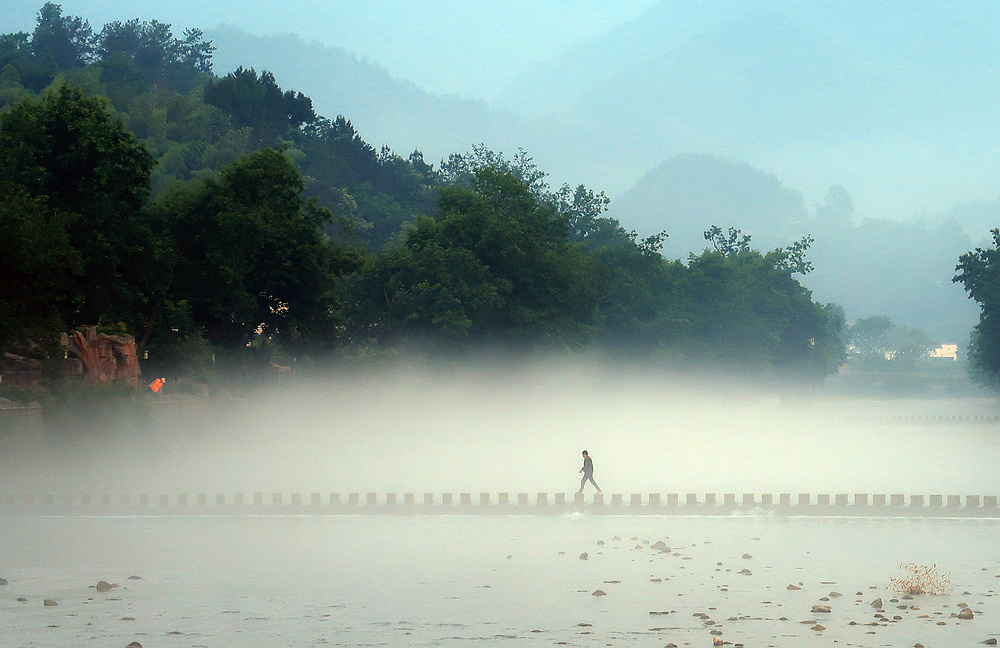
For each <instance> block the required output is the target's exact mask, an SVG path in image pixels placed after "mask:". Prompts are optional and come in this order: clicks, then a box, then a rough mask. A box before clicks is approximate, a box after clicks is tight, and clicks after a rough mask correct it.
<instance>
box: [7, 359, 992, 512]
mask: <svg viewBox="0 0 1000 648" xmlns="http://www.w3.org/2000/svg"><path fill="white" fill-rule="evenodd" d="M993 407H994V405H993V402H992V401H991V400H989V399H987V400H945V399H929V400H925V401H905V400H895V401H878V400H848V399H844V398H840V397H836V396H830V395H823V394H822V393H814V394H811V395H807V396H799V397H795V398H788V397H785V398H781V397H778V396H776V395H774V393H772V392H769V391H767V390H760V391H758V390H757V389H755V388H754V387H752V386H747V385H744V386H740V384H739V383H738V382H735V381H722V380H720V379H713V380H708V379H692V378H691V377H683V378H673V379H672V378H670V377H665V376H663V375H657V374H653V373H615V372H608V371H606V370H604V371H600V370H596V369H594V368H592V367H590V366H588V365H585V364H579V365H563V366H559V367H552V366H548V367H543V366H536V367H533V368H526V369H525V368H522V369H518V370H501V371H489V370H487V369H485V368H482V367H481V368H478V369H476V370H468V371H454V372H432V371H428V370H421V371H417V370H413V371H407V372H399V373H392V374H389V375H387V376H383V377H380V378H371V379H363V380H359V379H357V377H354V378H351V379H345V380H343V381H342V382H340V381H337V380H332V381H325V382H324V383H322V384H315V383H314V384H300V385H298V386H297V388H296V391H295V392H292V391H291V390H288V389H280V390H274V391H271V392H265V393H263V394H260V395H257V396H254V397H253V398H245V399H234V400H224V401H218V402H209V403H175V404H173V405H170V406H164V407H158V408H156V409H155V410H154V411H153V414H152V415H151V417H150V418H149V419H145V418H139V419H136V420H135V421H133V422H131V423H129V424H128V425H127V426H125V429H120V430H107V431H103V432H98V433H95V434H93V435H92V436H90V437H88V438H80V435H76V436H73V437H70V436H60V435H59V434H56V433H48V434H45V433H41V432H35V433H34V434H32V435H29V436H28V437H27V438H24V437H21V436H17V437H14V436H7V435H5V436H2V437H0V439H2V442H3V443H4V444H5V446H6V447H4V448H3V459H2V461H3V464H4V465H3V475H4V477H3V479H2V483H3V486H4V490H6V491H7V492H20V493H28V492H35V493H38V494H42V493H52V494H56V495H61V494H62V493H63V492H69V493H77V494H80V493H92V494H94V495H98V494H100V493H111V494H115V493H127V494H131V495H133V496H138V495H139V494H147V493H148V494H152V495H154V496H155V495H156V494H158V493H168V494H176V493H190V494H193V493H196V492H205V493H209V494H211V493H223V494H226V493H230V494H231V493H236V492H245V493H253V492H265V493H268V494H269V493H270V492H283V493H293V492H301V493H310V492H320V493H323V494H324V497H325V495H326V494H327V493H330V492H336V493H342V494H345V493H348V492H360V493H366V492H380V493H383V492H395V493H406V492H411V493H418V494H422V493H424V492H432V493H446V492H451V493H458V492H470V493H479V492H491V493H498V492H509V493H520V492H524V493H536V492H550V493H551V492H567V493H568V492H573V491H575V490H576V489H577V488H578V485H579V474H578V472H577V471H578V470H579V468H580V466H581V457H580V452H581V450H583V449H587V450H589V452H590V454H591V456H592V457H593V459H594V462H595V466H596V471H595V479H596V480H597V482H598V483H599V484H600V485H601V487H602V488H603V489H604V490H605V492H607V493H626V494H628V493H657V492H658V493H681V494H683V493H689V492H694V493H707V492H715V493H724V492H733V493H758V494H759V493H775V494H777V493H793V494H797V493H897V492H898V493H906V494H961V495H966V494H979V495H988V494H993V493H994V491H995V490H996V481H995V478H994V476H993V468H994V467H995V466H996V465H997V463H998V460H1000V451H998V450H997V445H996V443H995V442H994V437H995V434H996V423H975V422H963V421H942V422H927V421H918V420H908V421H895V420H889V418H890V417H899V416H907V417H911V418H912V417H918V416H965V415H969V416H975V415H982V414H989V413H992V412H993ZM591 488H592V487H591V486H588V489H591ZM268 497H269V495H268ZM419 497H421V495H418V498H419ZM475 497H477V498H478V495H476V496H475Z"/></svg>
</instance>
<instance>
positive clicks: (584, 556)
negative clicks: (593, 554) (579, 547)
mask: <svg viewBox="0 0 1000 648" xmlns="http://www.w3.org/2000/svg"><path fill="white" fill-rule="evenodd" d="M589 559H590V554H589V553H587V552H586V551H584V552H583V553H582V554H580V560H589Z"/></svg>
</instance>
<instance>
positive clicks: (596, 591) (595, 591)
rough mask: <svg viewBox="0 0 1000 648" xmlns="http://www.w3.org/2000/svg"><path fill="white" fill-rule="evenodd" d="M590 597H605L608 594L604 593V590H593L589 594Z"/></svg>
mask: <svg viewBox="0 0 1000 648" xmlns="http://www.w3.org/2000/svg"><path fill="white" fill-rule="evenodd" d="M590 595H591V596H607V595H608V593H607V592H605V591H604V590H594V591H593V592H591V594H590Z"/></svg>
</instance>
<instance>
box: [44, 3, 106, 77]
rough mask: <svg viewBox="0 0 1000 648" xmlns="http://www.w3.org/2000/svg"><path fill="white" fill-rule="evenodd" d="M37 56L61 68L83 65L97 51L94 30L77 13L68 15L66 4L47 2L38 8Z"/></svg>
mask: <svg viewBox="0 0 1000 648" xmlns="http://www.w3.org/2000/svg"><path fill="white" fill-rule="evenodd" d="M31 46H32V49H33V50H34V54H35V58H36V59H38V60H39V61H41V62H51V63H53V64H55V65H57V66H58V67H59V68H60V69H63V70H67V69H71V68H77V67H82V66H83V65H85V64H86V63H88V62H90V59H91V57H92V56H93V53H94V31H93V30H92V29H91V28H90V23H88V22H87V21H86V20H83V19H82V18H79V17H77V16H64V15H63V13H62V6H61V5H57V4H54V3H52V2H46V3H45V4H44V5H42V8H41V9H40V10H39V12H38V21H37V24H36V25H35V31H34V33H33V34H32V37H31Z"/></svg>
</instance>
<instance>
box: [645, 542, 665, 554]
mask: <svg viewBox="0 0 1000 648" xmlns="http://www.w3.org/2000/svg"><path fill="white" fill-rule="evenodd" d="M649 548H650V549H655V550H656V551H663V552H667V553H669V552H670V547H668V546H667V543H666V542H664V541H663V540H657V541H656V542H654V543H653V544H651V545H649Z"/></svg>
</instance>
